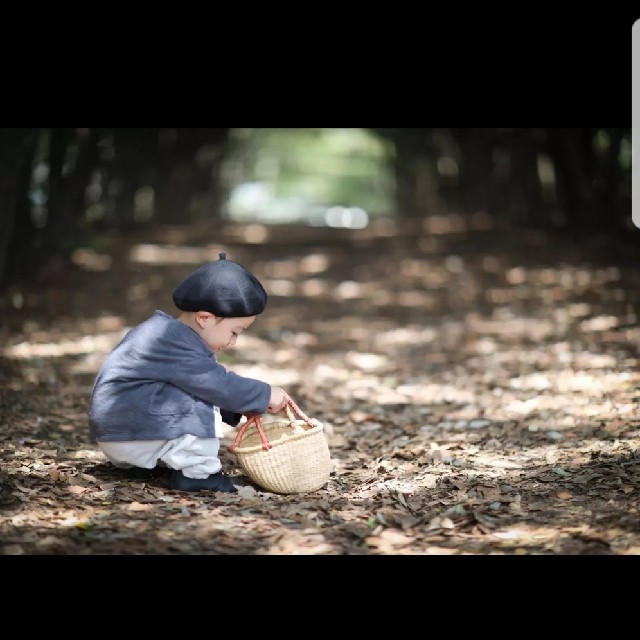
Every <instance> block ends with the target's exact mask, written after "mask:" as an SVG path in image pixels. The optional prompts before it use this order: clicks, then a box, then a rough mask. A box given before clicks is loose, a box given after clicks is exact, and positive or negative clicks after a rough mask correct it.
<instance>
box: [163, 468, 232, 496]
mask: <svg viewBox="0 0 640 640" xmlns="http://www.w3.org/2000/svg"><path fill="white" fill-rule="evenodd" d="M169 486H170V487H171V488H172V489H175V490H176V491H200V490H202V489H208V490H209V491H222V492H224V493H238V490H237V489H236V488H235V486H234V484H233V482H231V480H229V478H228V477H227V476H225V475H224V473H222V471H218V473H212V474H211V475H210V476H208V477H206V478H187V476H185V475H184V474H183V473H182V471H177V470H174V471H172V472H171V480H170V481H169Z"/></svg>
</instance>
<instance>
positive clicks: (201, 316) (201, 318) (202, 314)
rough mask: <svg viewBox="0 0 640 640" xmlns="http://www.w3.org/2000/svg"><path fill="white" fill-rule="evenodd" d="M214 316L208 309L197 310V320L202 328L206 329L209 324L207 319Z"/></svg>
mask: <svg viewBox="0 0 640 640" xmlns="http://www.w3.org/2000/svg"><path fill="white" fill-rule="evenodd" d="M213 317H214V316H213V314H211V313H209V312H208V311H196V322H197V323H198V326H199V327H200V328H201V329H204V328H205V326H206V324H207V320H209V318H213Z"/></svg>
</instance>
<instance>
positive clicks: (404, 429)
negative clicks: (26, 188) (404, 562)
mask: <svg viewBox="0 0 640 640" xmlns="http://www.w3.org/2000/svg"><path fill="white" fill-rule="evenodd" d="M630 240H631V239H630ZM223 251H224V252H226V253H227V257H228V258H229V259H232V260H236V261H238V262H240V263H242V264H245V265H246V266H248V267H249V268H251V269H252V270H253V271H254V272H255V273H256V274H258V275H259V276H260V277H261V279H262V280H263V282H264V284H265V287H266V289H267V291H268V293H269V295H270V299H269V304H268V307H267V310H266V312H265V313H264V314H263V315H262V316H260V317H259V318H258V319H257V321H256V322H255V323H254V325H253V326H252V327H251V329H250V331H248V332H247V333H246V334H244V335H242V336H241V338H240V339H239V340H238V344H237V347H236V348H235V349H233V350H231V351H228V352H224V353H223V354H221V356H220V360H221V361H222V362H223V364H225V366H227V367H228V368H230V369H232V370H234V371H236V372H238V373H240V374H242V375H246V376H250V377H256V378H260V379H264V380H266V381H268V382H270V383H272V384H276V385H280V386H283V387H285V388H286V389H287V390H288V391H289V392H290V393H291V394H292V396H293V397H294V398H295V399H296V401H297V402H298V403H299V404H300V406H301V407H302V408H303V409H304V410H305V411H306V412H307V413H308V414H309V415H311V416H312V417H315V418H318V419H320V420H322V421H325V422H327V423H328V424H331V425H332V430H331V439H330V444H331V447H332V457H333V460H334V465H335V469H336V473H335V474H334V476H332V480H331V483H330V485H329V486H328V487H327V489H326V490H323V491H321V492H319V493H318V494H314V495H313V496H311V497H309V496H307V497H304V498H303V497H300V498H296V499H295V500H294V499H290V498H289V499H284V498H282V497H278V496H273V495H269V494H267V495H266V496H265V494H261V493H260V492H254V494H251V495H250V492H248V491H247V492H246V494H247V495H246V496H244V497H243V498H241V499H238V498H233V499H231V501H227V500H226V499H225V500H222V501H218V500H217V499H216V500H215V501H214V502H213V503H212V502H206V501H203V500H200V499H197V498H189V499H178V498H177V497H175V496H173V499H172V500H165V499H166V498H172V496H170V495H167V493H166V491H164V490H161V489H156V488H148V487H144V488H134V489H131V490H130V493H126V491H129V490H128V489H127V490H126V491H125V493H118V494H117V495H120V496H125V497H122V500H125V499H127V500H129V502H128V503H126V504H129V505H132V504H137V505H141V506H137V507H135V509H134V510H133V513H131V507H127V506H126V504H125V503H122V504H121V503H117V504H121V506H120V507H119V508H120V509H121V510H122V511H123V512H125V513H127V514H129V515H130V516H133V518H134V522H132V523H130V524H131V526H133V524H134V523H136V524H137V525H138V526H140V525H141V524H143V523H146V521H145V520H144V518H149V517H151V516H152V514H154V513H156V512H157V509H155V507H153V508H152V505H156V504H157V503H158V501H160V503H161V504H162V505H163V506H162V507H161V509H160V512H161V513H162V514H164V515H165V516H166V517H167V518H170V524H168V525H167V526H166V527H163V528H161V529H159V530H158V534H157V537H156V538H154V542H153V545H156V546H157V548H159V549H165V550H166V549H177V550H178V551H177V552H180V551H179V550H188V549H191V548H193V546H190V545H193V544H195V546H196V548H198V549H201V550H203V549H204V550H207V549H209V550H210V551H211V552H233V550H234V549H238V548H242V549H244V550H245V551H246V550H247V549H254V550H253V551H250V552H252V553H265V554H270V553H291V554H295V553H312V554H314V553H315V554H333V553H345V552H348V553H422V554H437V553H447V554H448V553H483V552H490V553H599V552H603V553H605V552H606V553H615V554H621V555H624V554H627V553H636V552H638V549H640V540H639V538H638V535H637V534H638V530H639V529H638V521H639V519H640V515H639V514H638V508H639V498H640V494H639V491H640V462H639V461H638V458H637V456H638V455H640V452H639V446H640V408H639V402H638V401H639V400H640V366H639V364H640V327H639V323H638V313H640V272H639V271H638V269H637V263H636V256H637V248H636V247H635V246H634V245H633V242H631V241H630V242H629V244H626V243H625V244H623V245H622V246H617V245H615V244H613V241H607V240H606V239H604V238H598V237H594V238H589V239H586V240H585V239H584V238H583V239H582V240H581V241H580V242H576V241H574V240H573V239H571V238H568V239H566V240H562V239H560V238H553V237H551V236H549V235H548V234H545V233H543V232H541V231H526V230H519V231H518V232H517V233H516V232H514V231H513V230H511V231H509V230H504V229H501V228H500V226H499V225H496V224H494V221H493V220H492V219H491V218H490V217H489V216H487V215H486V214H478V215H476V216H466V217H465V216H456V215H452V216H450V217H440V218H434V219H430V220H429V221H427V222H424V223H422V222H415V223H410V222H399V223H392V222H389V221H375V222H374V223H372V224H371V225H370V226H369V227H367V228H366V229H362V230H331V229H324V228H323V229H308V228H298V227H293V228H290V229H288V228H279V227H277V226H270V227H268V228H266V227H262V226H261V225H248V226H246V227H243V226H242V225H229V226H228V227H226V228H224V229H222V228H219V227H216V228H215V229H209V230H207V228H206V227H202V226H201V227H195V228H189V229H187V228H185V229H180V228H177V227H176V228H170V229H166V230H165V232H164V233H162V232H160V231H158V232H156V233H155V234H154V236H153V237H134V238H131V240H130V242H126V241H125V240H123V239H112V241H111V243H110V244H109V245H108V246H107V248H106V249H105V250H104V252H103V253H101V254H100V255H98V254H95V255H94V254H91V253H90V252H88V251H87V252H79V253H77V254H76V258H75V263H76V265H77V268H76V269H75V270H74V271H72V272H70V273H68V274H67V275H66V276H65V277H64V279H63V280H61V281H60V282H58V283H50V284H49V285H48V286H47V287H44V288H43V287H40V288H38V287H31V288H29V287H17V286H16V287H14V288H12V289H11V290H10V291H8V292H7V293H6V294H5V296H4V297H3V298H2V300H0V304H1V305H2V309H1V310H2V311H3V313H4V316H5V318H6V322H5V324H4V325H3V327H2V328H1V329H0V338H1V340H2V350H1V352H0V356H1V358H0V363H1V365H2V366H0V386H1V387H2V389H3V392H2V393H3V394H4V395H3V396H0V400H1V401H2V404H1V405H0V408H1V409H2V412H3V420H4V422H3V424H4V425H5V427H4V428H5V432H4V434H3V435H2V438H3V439H2V441H0V442H1V443H2V444H3V446H4V452H5V453H4V456H5V461H6V460H7V459H10V460H11V466H10V467H9V473H10V476H11V478H13V479H14V480H16V482H17V485H18V488H17V489H15V491H14V493H16V492H17V495H18V497H19V496H20V495H23V496H31V499H32V500H35V499H36V497H38V499H40V494H41V493H43V492H42V491H40V490H39V489H37V486H38V485H33V484H30V479H31V480H33V478H34V477H37V478H39V479H40V481H41V480H42V478H51V477H52V476H51V474H53V475H54V476H55V475H56V474H58V475H57V476H56V478H57V479H56V480H55V481H54V480H52V482H54V483H55V486H54V487H53V489H51V492H52V494H51V495H49V494H47V496H46V497H45V495H44V494H43V495H42V500H43V502H42V503H38V504H42V505H43V506H47V503H46V500H49V501H50V502H51V504H52V505H53V504H55V501H56V500H59V499H64V500H66V499H67V498H68V493H67V489H68V488H69V486H71V487H73V486H76V487H79V488H75V489H71V494H72V495H73V496H75V498H74V499H78V500H80V499H82V500H86V501H90V502H91V505H92V507H91V508H92V509H93V510H94V511H93V512H94V513H95V516H91V517H92V518H94V521H95V522H100V523H102V524H101V525H100V526H107V524H106V523H107V522H108V521H109V520H108V517H107V513H106V512H105V509H107V510H108V509H110V508H111V507H107V506H106V505H103V506H101V505H100V501H102V502H106V503H108V504H115V503H113V499H112V498H113V494H112V489H110V488H108V487H107V488H106V489H105V488H101V489H100V491H101V492H104V493H100V495H99V496H97V497H96V496H94V497H91V496H92V493H91V491H93V490H94V489H95V487H93V481H92V480H87V479H86V478H84V479H83V476H82V474H84V475H86V476H88V477H90V478H95V476H94V475H93V472H92V471H91V469H90V465H92V464H96V463H97V460H96V459H93V460H92V459H91V458H92V455H93V454H92V453H91V452H92V451H93V452H94V453H95V449H94V448H92V445H91V444H90V443H89V442H88V439H87V433H88V429H87V416H86V411H87V403H88V396H89V393H90V390H91V385H92V383H93V379H94V377H95V374H96V372H97V370H98V368H99V366H100V364H101V363H102V361H103V359H104V357H105V356H106V355H107V353H109V351H110V350H111V349H112V348H113V347H114V346H115V344H117V342H118V341H119V340H120V339H121V338H122V336H123V335H124V333H125V332H126V331H127V329H128V328H129V327H131V326H134V325H135V324H137V323H139V322H141V321H142V320H144V319H146V317H148V316H149V315H150V314H151V313H153V311H154V310H155V309H161V310H163V311H166V312H167V313H170V314H175V313H176V310H175V308H174V307H173V303H172V300H171V291H172V289H173V287H174V286H175V284H176V283H177V282H178V281H180V280H181V279H182V278H183V277H184V276H185V275H186V274H187V273H189V272H190V271H191V270H192V269H193V268H195V267H197V266H199V264H200V263H201V262H202V261H203V260H209V259H212V260H213V259H217V257H218V253H219V252H223ZM9 425H10V428H8V426H9ZM0 435H1V434H0ZM20 443H23V444H20ZM75 456H79V457H75ZM34 458H35V459H34ZM227 462H228V463H229V464H232V463H233V461H232V458H229V459H228V460H227ZM16 464H17V465H18V466H17V467H15V466H14V465H16ZM78 464H82V465H84V466H83V467H82V469H83V470H82V472H81V473H79V472H78V470H77V468H75V467H74V465H78ZM34 474H35V476H34ZM60 474H62V475H60ZM65 474H66V475H65ZM20 478H22V480H21V479H20ZM61 478H62V479H61ZM72 478H75V480H72ZM114 482H115V481H114ZM73 483H77V484H73ZM100 484H101V485H105V483H104V482H101V483H100ZM108 484H109V483H106V485H108ZM112 484H113V483H112ZM118 486H120V485H118ZM118 491H120V492H121V491H123V490H122V489H118ZM34 492H35V493H34ZM11 495H13V494H11ZM110 496H111V497H110ZM126 496H129V497H128V498H126ZM0 497H1V495H0ZM14 497H15V496H14ZM16 499H18V498H16ZM69 499H70V498H69ZM234 500H235V502H234ZM238 500H240V502H238ZM243 500H244V501H245V502H243ZM267 503H268V508H269V509H271V510H272V512H273V513H279V516H278V518H279V519H278V520H277V521H274V519H273V518H274V517H275V516H272V515H271V516H270V515H267V514H266V512H263V511H261V510H262V509H264V508H265V504H267ZM25 504H26V503H25ZM85 506H86V505H85ZM47 508H49V507H47ZM87 508H88V507H87ZM114 508H115V507H114ZM225 510H226V511H225ZM229 510H232V511H231V513H232V514H233V516H234V517H233V519H231V520H229V519H228V517H227V516H228V514H229V513H230V511H229ZM67 511H68V513H67V512H66V511H64V510H61V511H60V512H59V513H57V514H56V515H55V517H54V516H53V515H51V513H49V515H45V514H42V513H39V514H35V513H34V514H31V515H29V514H28V513H25V512H24V510H23V511H22V512H21V513H19V514H18V513H17V514H14V515H15V516H16V517H19V519H18V520H17V521H15V522H14V525H13V526H15V527H24V526H26V523H28V522H32V524H33V523H39V524H38V526H41V527H43V528H45V529H48V527H53V526H54V524H56V523H57V524H56V526H58V525H59V526H70V527H76V528H77V526H78V524H77V523H78V522H80V523H82V522H85V521H86V519H85V520H82V518H80V516H79V515H78V512H77V509H76V508H75V507H74V506H73V504H70V506H69V508H68V510H67ZM185 514H190V515H185ZM225 514H226V515H225ZM156 515H157V513H156ZM63 516H64V517H63ZM154 517H156V516H154ZM236 517H237V518H239V519H240V521H241V522H242V523H243V526H247V527H248V529H247V531H246V535H245V537H244V538H243V539H242V540H236V541H234V540H233V538H232V536H231V533H229V534H228V536H227V533H226V532H232V531H233V530H234V527H237V526H238V525H237V520H236V519H235V518H236ZM20 518H22V520H20ZM30 518H31V519H32V520H30ZM61 518H62V520H60V519H61ZM73 518H76V520H75V521H74V520H73ZM174 518H175V521H176V522H182V523H183V524H184V526H185V527H186V528H185V529H184V530H183V531H182V533H181V532H180V528H179V527H178V529H176V528H175V527H174V524H175V523H174ZM60 522H63V523H67V524H60ZM283 523H284V524H283ZM34 526H35V525H34ZM80 526H83V525H80ZM94 526H97V525H94ZM114 526H116V525H114ZM128 527H129V524H127V525H126V526H125V525H122V527H121V528H120V530H119V533H120V534H122V536H123V538H122V539H123V540H125V539H126V540H129V538H127V537H126V536H127V535H129V533H127V532H128V531H129V528H128ZM199 527H204V528H203V529H202V530H201V531H200V530H199ZM283 527H284V528H283ZM634 527H635V528H634ZM52 531H53V529H52ZM196 531H200V533H198V535H197V536H195V538H196V541H195V542H190V540H191V538H193V534H194V533H195V532H196ZM203 532H208V533H209V534H212V533H214V532H215V534H216V536H220V539H219V540H218V541H217V542H214V541H212V540H211V537H212V536H211V535H209V536H207V535H204V533H203ZM33 539H34V540H36V539H37V540H39V541H40V542H39V544H40V545H41V546H40V547H37V548H39V549H42V548H45V549H46V548H57V546H58V547H59V545H60V541H59V539H57V538H56V537H55V535H54V534H53V533H52V532H49V533H47V535H46V536H45V542H44V543H43V542H42V538H41V537H39V536H34V537H33ZM594 541H595V542H594ZM129 543H130V544H131V545H133V547H132V548H134V549H137V550H138V552H145V551H144V550H145V549H149V548H150V547H149V546H148V545H150V544H151V543H150V542H148V543H145V544H144V545H143V544H142V543H137V542H136V543H135V544H134V541H133V540H130V542H129ZM129 543H127V544H129ZM33 544H35V542H34V543H33ZM96 544H98V548H101V549H104V548H105V546H104V544H106V542H105V541H104V540H102V539H101V540H97V541H96ZM101 545H102V546H101ZM136 545H141V546H136ZM145 545H146V546H145ZM210 545H213V547H211V546H210ZM216 545H218V546H216ZM234 545H235V546H234ZM256 545H257V546H256ZM74 549H75V550H74V552H77V551H78V549H77V548H74ZM140 550H142V551H140Z"/></svg>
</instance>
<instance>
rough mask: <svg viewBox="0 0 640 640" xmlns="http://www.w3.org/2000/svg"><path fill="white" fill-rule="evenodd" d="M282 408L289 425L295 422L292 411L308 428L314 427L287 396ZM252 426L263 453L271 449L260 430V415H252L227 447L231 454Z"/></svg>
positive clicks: (309, 419)
mask: <svg viewBox="0 0 640 640" xmlns="http://www.w3.org/2000/svg"><path fill="white" fill-rule="evenodd" d="M283 408H284V411H285V413H286V414H287V418H289V422H290V423H291V424H293V423H294V422H295V420H296V417H295V415H294V414H293V411H295V412H296V413H297V414H298V415H299V416H300V417H301V418H302V419H303V420H304V421H305V422H306V423H307V424H308V425H309V426H310V427H315V426H316V425H315V424H314V423H313V422H312V420H311V418H309V416H307V414H306V413H305V412H304V411H302V409H300V407H299V406H298V405H297V404H296V403H295V402H294V401H293V400H292V398H291V397H290V396H287V403H286V404H285V405H284V407H283ZM292 410H293V411H292ZM252 424H254V425H255V426H256V429H257V430H258V434H259V435H260V440H262V448H263V449H264V450H265V451H268V450H269V449H271V447H272V446H273V445H272V444H271V443H270V442H269V441H268V440H267V436H266V435H265V434H264V431H263V430H262V418H261V417H260V415H252V416H249V418H248V420H247V421H246V422H245V423H244V424H243V425H242V426H241V427H240V429H238V433H237V435H236V438H235V440H234V441H233V444H231V446H230V447H229V451H231V452H232V453H233V452H234V451H235V449H236V448H237V447H238V445H239V444H240V440H242V436H243V435H244V433H245V431H246V430H247V429H248V428H249V427H250V426H251V425H252Z"/></svg>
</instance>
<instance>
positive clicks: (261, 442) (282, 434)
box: [229, 401, 332, 493]
mask: <svg viewBox="0 0 640 640" xmlns="http://www.w3.org/2000/svg"><path fill="white" fill-rule="evenodd" d="M291 406H293V407H295V409H296V410H297V412H298V413H302V412H301V411H300V410H299V409H298V407H297V405H295V403H293V401H290V405H288V407H287V409H290V407H291ZM302 415H303V416H304V414H302ZM287 416H288V417H287V418H282V419H274V420H273V421H272V422H268V423H265V424H262V422H261V420H260V416H253V417H251V418H250V419H249V420H248V421H247V422H246V423H245V424H244V425H242V427H240V429H239V431H238V435H237V436H236V439H235V441H234V442H233V444H232V445H231V446H230V447H229V451H230V452H231V453H233V454H235V456H236V459H237V461H238V464H239V465H240V467H241V468H242V469H243V471H244V472H245V473H246V474H247V476H249V478H250V479H251V480H253V482H255V483H256V484H257V485H258V486H260V487H262V488H263V489H266V490H267V491H272V492H273V493H306V492H310V491H316V490H318V489H320V488H322V487H323V486H324V485H325V484H326V483H327V482H328V481H329V475H330V474H331V471H332V463H331V455H330V452H329V443H328V442H327V438H326V436H325V434H324V427H323V425H322V423H320V422H318V421H311V420H309V419H306V420H305V419H302V420H297V419H295V418H294V417H293V416H292V414H291V413H290V410H288V411H287ZM304 418H306V416H304ZM252 426H253V427H255V428H253V429H252V428H250V427H252Z"/></svg>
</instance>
